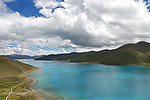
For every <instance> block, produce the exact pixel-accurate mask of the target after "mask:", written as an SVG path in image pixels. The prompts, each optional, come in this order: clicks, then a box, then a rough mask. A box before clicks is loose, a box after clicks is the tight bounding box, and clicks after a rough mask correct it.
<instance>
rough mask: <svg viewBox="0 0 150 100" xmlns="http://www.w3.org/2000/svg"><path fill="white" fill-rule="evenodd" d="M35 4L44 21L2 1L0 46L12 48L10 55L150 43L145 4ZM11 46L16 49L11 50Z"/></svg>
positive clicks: (79, 0)
mask: <svg viewBox="0 0 150 100" xmlns="http://www.w3.org/2000/svg"><path fill="white" fill-rule="evenodd" d="M6 1H11V0H6ZM34 3H35V7H36V8H40V10H39V13H41V14H43V16H44V17H24V16H21V15H20V14H19V13H18V12H12V11H11V10H10V9H9V8H8V7H7V6H6V4H5V3H4V1H0V22H1V23H3V24H0V39H1V45H0V46H1V47H3V48H4V47H6V49H8V48H9V49H8V50H10V51H8V52H11V53H12V52H14V51H15V50H16V48H18V49H19V52H21V53H23V52H28V53H29V52H32V54H36V53H33V52H35V51H33V50H31V49H30V48H29V47H35V46H40V47H49V48H67V49H68V48H69V49H70V51H82V52H83V51H90V50H100V49H102V48H113V47H117V46H119V45H122V44H125V43H131V42H138V41H141V40H145V41H149V42H150V38H149V36H150V28H149V26H150V12H149V10H148V9H147V6H148V5H146V3H145V2H143V1H142V0H65V1H64V2H58V1H55V0H34ZM6 41H9V42H11V43H7V42H6ZM2 44H4V45H2ZM8 44H17V46H16V47H13V49H12V48H10V47H8V46H6V45H8ZM14 48H15V49H14ZM6 49H3V51H2V50H1V51H0V52H1V54H2V53H5V52H4V51H5V50H6ZM39 50H40V49H39ZM36 52H37V51H36ZM42 52H43V53H41V54H44V53H46V54H47V53H53V52H51V51H45V52H44V50H43V51H42Z"/></svg>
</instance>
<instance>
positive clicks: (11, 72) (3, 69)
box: [0, 56, 36, 77]
mask: <svg viewBox="0 0 150 100" xmlns="http://www.w3.org/2000/svg"><path fill="white" fill-rule="evenodd" d="M34 69H36V68H35V67H33V66H30V65H27V64H24V63H21V62H19V61H16V60H12V59H9V58H6V57H2V56H0V77H2V76H8V77H13V76H14V77H15V76H17V75H19V74H22V73H24V72H27V71H31V70H34Z"/></svg>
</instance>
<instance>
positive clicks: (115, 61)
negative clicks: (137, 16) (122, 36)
mask: <svg viewBox="0 0 150 100" xmlns="http://www.w3.org/2000/svg"><path fill="white" fill-rule="evenodd" d="M37 60H57V61H70V62H89V63H100V64H106V65H125V66H126V65H136V66H150V43H147V42H143V41H142V42H139V43H136V44H126V45H123V46H121V47H120V48H117V49H114V50H103V51H98V52H85V53H70V54H58V55H48V56H42V57H39V58H38V59H37Z"/></svg>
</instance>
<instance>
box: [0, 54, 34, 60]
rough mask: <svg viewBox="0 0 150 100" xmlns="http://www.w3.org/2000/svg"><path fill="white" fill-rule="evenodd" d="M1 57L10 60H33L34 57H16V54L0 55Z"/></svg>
mask: <svg viewBox="0 0 150 100" xmlns="http://www.w3.org/2000/svg"><path fill="white" fill-rule="evenodd" d="M1 56H3V57H8V58H10V59H34V58H35V57H33V56H28V55H18V54H13V55H1Z"/></svg>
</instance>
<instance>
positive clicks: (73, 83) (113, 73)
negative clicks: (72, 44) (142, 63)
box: [19, 59, 150, 100]
mask: <svg viewBox="0 0 150 100" xmlns="http://www.w3.org/2000/svg"><path fill="white" fill-rule="evenodd" d="M19 61H21V62H24V63H27V64H30V65H33V66H36V67H47V68H44V69H41V70H39V71H38V72H36V73H33V74H31V75H29V77H31V78H33V79H34V80H36V81H37V82H36V83H35V84H34V85H32V86H31V88H33V89H35V90H37V91H38V92H40V93H41V94H42V95H43V96H45V98H47V100H53V99H49V98H50V97H49V96H50V95H55V96H58V97H61V98H65V99H64V100H78V99H79V100H80V99H81V100H150V67H136V66H132V67H131V66H128V67H125V66H106V65H100V64H86V63H67V62H51V61H34V60H31V59H22V60H19ZM62 100H63V99H62Z"/></svg>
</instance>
